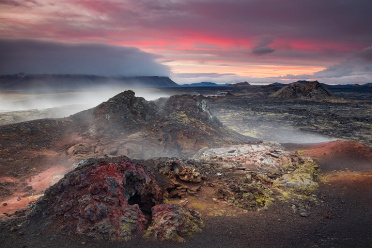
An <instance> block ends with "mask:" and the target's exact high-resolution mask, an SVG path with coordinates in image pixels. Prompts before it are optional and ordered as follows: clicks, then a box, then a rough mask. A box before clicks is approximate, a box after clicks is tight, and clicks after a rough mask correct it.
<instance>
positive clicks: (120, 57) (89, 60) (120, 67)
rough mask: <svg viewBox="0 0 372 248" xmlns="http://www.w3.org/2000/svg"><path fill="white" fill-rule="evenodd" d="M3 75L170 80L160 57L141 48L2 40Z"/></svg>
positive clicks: (0, 41)
mask: <svg viewBox="0 0 372 248" xmlns="http://www.w3.org/2000/svg"><path fill="white" fill-rule="evenodd" d="M0 54H1V56H0V74H14V73H20V72H22V73H29V74H93V75H105V76H153V75H158V76H167V75H169V73H170V70H169V68H168V67H167V66H164V65H161V64H159V63H158V62H156V59H157V58H158V57H159V56H156V55H153V54H150V53H146V52H143V51H141V50H139V49H138V48H133V47H121V46H113V45H105V44H87V43H86V44H66V43H57V42H43V41H36V40H0Z"/></svg>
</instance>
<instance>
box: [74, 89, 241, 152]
mask: <svg viewBox="0 0 372 248" xmlns="http://www.w3.org/2000/svg"><path fill="white" fill-rule="evenodd" d="M156 103H157V104H158V105H156V104H155V102H148V101H146V100H145V99H143V98H141V97H136V96H135V93H134V92H133V91H125V92H123V93H121V94H119V95H117V96H115V97H113V98H111V99H110V100H109V101H107V102H104V103H102V104H100V105H99V106H97V107H95V108H93V109H90V110H87V111H83V112H81V113H78V114H75V115H73V116H72V117H71V119H72V120H73V122H74V124H75V126H76V129H78V130H80V131H79V132H80V133H81V134H82V135H83V136H85V137H88V138H89V139H91V140H94V143H96V142H97V139H98V140H99V141H100V142H102V143H103V144H104V145H102V146H99V147H97V146H96V148H94V149H93V148H86V149H85V150H89V151H93V150H95V153H96V154H94V153H92V152H86V155H87V157H89V156H92V155H93V156H104V155H106V154H111V155H114V156H117V155H128V156H130V157H133V158H149V157H155V156H179V155H193V154H194V153H195V152H196V151H198V150H199V149H201V148H202V147H205V146H209V145H211V144H214V145H216V144H218V143H225V142H233V141H243V140H247V138H246V137H244V136H242V135H239V134H238V133H236V132H234V131H231V130H229V129H227V128H226V127H224V126H223V125H222V124H221V122H220V121H219V120H218V119H217V118H215V117H214V116H213V115H212V114H211V112H210V111H209V109H208V107H207V106H206V101H205V100H204V97H203V96H192V95H175V96H171V97H170V98H169V99H168V100H166V101H165V100H164V99H163V100H161V101H157V102H156ZM78 145H80V146H84V147H86V144H78ZM72 150H76V149H72ZM72 153H75V152H74V151H72ZM87 157H86V158H87ZM78 158H79V159H82V158H84V156H78Z"/></svg>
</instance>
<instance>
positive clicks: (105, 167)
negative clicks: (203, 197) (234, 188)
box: [27, 157, 204, 241]
mask: <svg viewBox="0 0 372 248" xmlns="http://www.w3.org/2000/svg"><path fill="white" fill-rule="evenodd" d="M162 202H163V191H162V190H161V189H160V187H159V186H158V185H157V182H156V180H155V177H154V176H153V175H152V173H151V172H150V171H149V170H148V169H146V168H145V167H144V166H142V165H140V164H138V163H135V162H133V161H132V160H130V159H129V158H127V157H116V158H106V159H88V160H83V161H81V162H80V163H79V165H78V167H77V168H76V169H75V170H73V171H71V172H69V173H67V174H66V175H65V176H64V178H63V179H61V180H60V181H59V182H58V183H56V184H55V185H53V186H51V187H49V188H48V189H47V190H46V192H45V195H44V196H43V197H41V198H40V199H39V200H38V201H37V202H36V203H35V206H34V207H33V209H32V211H31V213H30V214H29V216H28V217H27V218H28V220H29V224H31V225H37V226H38V227H39V228H40V229H41V230H46V229H47V230H48V231H50V232H52V233H53V232H57V233H64V234H70V235H71V234H73V235H79V236H88V237H93V238H95V239H105V240H120V241H127V240H130V239H131V238H133V237H135V236H137V235H144V234H146V235H145V236H147V237H152V238H154V239H159V240H174V241H184V238H186V237H189V236H191V235H193V234H195V233H197V232H200V231H201V230H202V228H203V227H204V225H203V220H202V217H201V215H200V214H199V213H198V212H196V211H193V210H191V209H188V208H186V207H182V206H180V205H177V204H162ZM146 230H147V231H146ZM145 231H146V232H145Z"/></svg>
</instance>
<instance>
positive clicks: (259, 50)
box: [252, 36, 275, 56]
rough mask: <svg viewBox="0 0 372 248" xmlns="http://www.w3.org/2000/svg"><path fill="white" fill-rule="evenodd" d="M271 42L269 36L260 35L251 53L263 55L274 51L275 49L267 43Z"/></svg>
mask: <svg viewBox="0 0 372 248" xmlns="http://www.w3.org/2000/svg"><path fill="white" fill-rule="evenodd" d="M272 42H273V39H272V38H271V37H269V36H263V37H261V38H260V39H259V40H258V41H257V42H256V46H254V47H253V49H252V54H254V55H258V56H260V55H265V54H269V53H272V52H274V51H275V49H273V48H271V47H270V46H269V45H270V44H271V43H272Z"/></svg>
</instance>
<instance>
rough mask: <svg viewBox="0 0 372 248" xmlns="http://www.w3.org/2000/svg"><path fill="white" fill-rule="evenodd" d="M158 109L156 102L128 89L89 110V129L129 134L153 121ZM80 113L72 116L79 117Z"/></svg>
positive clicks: (110, 133) (97, 132) (91, 130)
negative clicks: (149, 100)
mask: <svg viewBox="0 0 372 248" xmlns="http://www.w3.org/2000/svg"><path fill="white" fill-rule="evenodd" d="M157 111H158V108H157V106H156V105H155V104H154V103H152V102H148V101H146V100H145V99H144V98H142V97H135V93H134V92H133V91H131V90H128V91H125V92H122V93H120V94H118V95H116V96H114V97H112V98H110V99H109V100H108V101H107V102H104V103H101V104H100V105H98V106H97V107H95V108H93V109H91V110H88V111H87V112H88V113H89V114H91V116H89V115H88V116H87V117H88V119H91V120H90V123H91V124H90V125H89V130H90V132H92V133H94V134H95V135H96V134H99V135H111V136H113V135H121V134H124V135H128V134H131V133H134V132H137V131H139V130H141V129H143V128H144V127H146V126H148V125H149V124H150V123H151V122H153V121H154V120H155V118H156V113H157ZM79 115H81V114H77V115H75V116H73V117H72V118H74V117H78V118H79ZM83 115H84V114H83ZM89 117H90V118H89ZM80 119H82V118H81V117H80Z"/></svg>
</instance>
